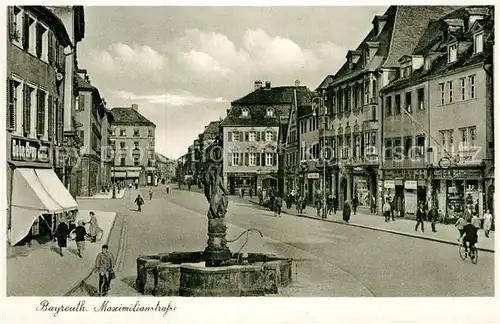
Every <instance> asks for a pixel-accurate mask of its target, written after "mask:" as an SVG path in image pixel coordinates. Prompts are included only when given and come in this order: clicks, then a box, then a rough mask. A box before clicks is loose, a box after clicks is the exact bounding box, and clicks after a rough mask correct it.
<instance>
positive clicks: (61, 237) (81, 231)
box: [54, 211, 100, 258]
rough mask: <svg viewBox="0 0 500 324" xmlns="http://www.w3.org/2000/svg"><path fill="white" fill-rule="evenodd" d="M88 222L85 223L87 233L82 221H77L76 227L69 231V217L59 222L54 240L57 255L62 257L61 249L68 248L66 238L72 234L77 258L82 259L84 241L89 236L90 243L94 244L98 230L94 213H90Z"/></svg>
mask: <svg viewBox="0 0 500 324" xmlns="http://www.w3.org/2000/svg"><path fill="white" fill-rule="evenodd" d="M89 214H90V220H89V221H88V222H87V223H88V224H89V232H88V233H87V230H86V229H85V222H84V221H83V220H79V221H78V225H77V226H76V227H75V228H74V229H71V228H70V227H71V226H70V219H69V217H67V216H66V217H63V218H62V219H61V222H60V223H59V225H58V226H57V229H56V232H55V235H54V239H57V245H58V247H59V254H60V255H61V256H64V254H63V248H66V247H67V246H68V238H69V237H70V234H71V233H74V238H75V242H76V247H77V251H78V256H79V257H80V258H82V253H83V251H84V250H85V241H86V237H87V236H89V238H90V241H91V242H92V243H95V242H96V240H97V234H98V232H99V230H100V228H99V225H98V224H97V218H96V216H95V213H94V212H93V211H91V212H90V213H89Z"/></svg>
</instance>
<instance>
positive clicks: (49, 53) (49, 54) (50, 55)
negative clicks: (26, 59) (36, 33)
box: [47, 30, 54, 65]
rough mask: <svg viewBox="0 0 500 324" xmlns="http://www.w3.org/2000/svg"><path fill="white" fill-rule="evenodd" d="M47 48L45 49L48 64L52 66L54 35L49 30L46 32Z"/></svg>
mask: <svg viewBox="0 0 500 324" xmlns="http://www.w3.org/2000/svg"><path fill="white" fill-rule="evenodd" d="M47 36H48V41H49V44H48V46H49V47H48V48H47V58H48V60H49V64H50V65H52V64H53V63H54V34H53V33H52V31H51V30H49V31H48V34H47Z"/></svg>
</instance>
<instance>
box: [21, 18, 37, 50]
mask: <svg viewBox="0 0 500 324" xmlns="http://www.w3.org/2000/svg"><path fill="white" fill-rule="evenodd" d="M24 19H27V23H26V29H25V36H24V37H25V43H24V44H23V45H24V49H26V50H27V51H28V52H29V53H30V54H33V55H36V22H35V19H33V18H31V16H29V15H26V16H25V18H24Z"/></svg>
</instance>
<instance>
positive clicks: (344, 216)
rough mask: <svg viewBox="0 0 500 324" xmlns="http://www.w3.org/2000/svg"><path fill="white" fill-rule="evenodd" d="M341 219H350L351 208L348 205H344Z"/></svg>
mask: <svg viewBox="0 0 500 324" xmlns="http://www.w3.org/2000/svg"><path fill="white" fill-rule="evenodd" d="M342 219H343V220H345V221H348V220H350V219H351V206H350V205H349V203H345V204H344V210H343V211H342Z"/></svg>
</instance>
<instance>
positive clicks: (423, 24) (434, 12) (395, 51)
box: [382, 6, 461, 68]
mask: <svg viewBox="0 0 500 324" xmlns="http://www.w3.org/2000/svg"><path fill="white" fill-rule="evenodd" d="M459 8H461V7H459V6H397V10H396V16H395V20H394V27H393V29H392V30H393V33H392V37H391V40H390V48H389V53H388V55H387V58H386V60H385V62H384V64H383V65H382V67H384V68H394V67H399V62H398V60H399V58H401V56H403V55H408V54H411V53H412V52H413V50H414V49H415V46H417V44H418V42H419V40H420V38H421V36H422V35H423V34H424V33H425V30H426V29H427V26H428V24H429V22H430V21H431V20H436V19H439V18H442V17H443V16H446V15H447V14H449V13H450V12H452V11H455V10H457V9H459Z"/></svg>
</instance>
